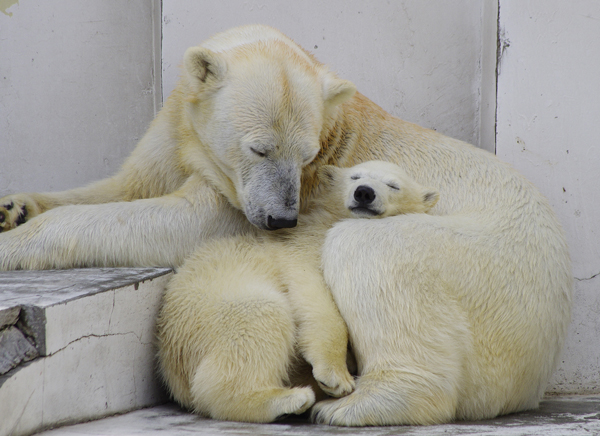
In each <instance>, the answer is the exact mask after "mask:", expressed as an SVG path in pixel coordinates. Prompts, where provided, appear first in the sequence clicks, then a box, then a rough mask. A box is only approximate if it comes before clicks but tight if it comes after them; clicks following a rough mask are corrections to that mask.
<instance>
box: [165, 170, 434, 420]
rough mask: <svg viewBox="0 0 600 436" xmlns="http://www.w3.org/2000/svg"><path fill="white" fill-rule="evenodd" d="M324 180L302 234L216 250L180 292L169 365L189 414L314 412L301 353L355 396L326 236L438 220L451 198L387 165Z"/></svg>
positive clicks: (231, 241)
mask: <svg viewBox="0 0 600 436" xmlns="http://www.w3.org/2000/svg"><path fill="white" fill-rule="evenodd" d="M319 179H320V189H321V191H322V192H321V193H320V195H319V196H317V197H318V199H319V200H318V202H317V203H315V204H314V206H313V207H312V208H311V209H310V210H309V212H308V213H307V214H305V215H301V216H300V218H299V225H298V227H297V228H295V229H292V230H280V231H277V232H272V233H271V232H263V233H257V234H255V235H244V236H238V237H229V238H225V239H220V240H215V241H213V242H209V243H207V244H205V245H203V246H202V247H201V248H200V249H198V250H197V251H196V252H195V253H194V255H193V256H191V258H189V259H188V260H187V262H186V263H185V264H184V265H183V267H182V268H181V270H180V271H179V272H178V273H177V274H176V275H175V276H174V278H173V280H172V281H171V283H170V284H169V286H168V288H167V291H166V294H165V297H164V301H163V306H162V308H161V312H160V315H159V319H158V342H159V365H160V370H161V373H162V376H163V378H164V380H165V382H166V384H167V386H168V388H169V390H170V392H171V394H172V396H173V397H174V398H175V400H177V401H178V402H179V403H180V404H182V405H183V406H185V407H187V408H190V409H192V410H194V411H195V412H197V413H201V414H203V415H207V416H209V417H211V418H214V419H224V420H235V421H249V422H270V421H273V420H275V419H277V418H278V417H280V416H282V415H286V414H292V413H294V414H300V413H303V412H304V411H306V410H307V409H308V408H309V407H311V406H312V405H313V404H314V402H315V391H314V390H313V389H312V388H311V387H308V386H304V387H302V384H306V383H302V382H299V381H298V380H294V377H293V374H294V372H298V371H295V369H296V370H297V369H298V366H299V365H298V363H299V362H298V359H296V356H297V355H298V354H299V355H300V356H301V357H302V358H303V359H305V360H306V361H307V362H308V363H309V364H310V365H311V366H312V375H313V377H314V379H315V380H316V381H317V384H318V387H320V388H321V389H322V390H323V391H324V392H325V393H327V394H329V395H331V396H334V397H341V396H344V395H347V394H349V393H350V392H352V390H353V389H354V380H353V378H352V376H351V375H350V373H349V372H348V369H347V366H346V352H347V343H348V333H347V329H346V325H345V323H344V321H343V320H342V318H341V316H340V313H339V312H338V310H337V307H336V306H335V304H334V302H333V298H332V296H331V294H330V292H329V289H328V287H327V285H326V284H325V282H324V280H323V276H322V273H321V259H320V258H321V256H320V251H321V246H322V242H323V240H324V238H325V234H326V232H327V230H328V229H329V228H330V227H331V226H332V225H333V223H335V222H336V221H339V220H341V219H344V218H384V217H389V216H392V215H398V214H402V213H423V212H427V211H428V210H429V209H431V208H432V207H433V206H434V205H435V203H436V202H437V200H438V198H439V194H438V192H437V191H435V190H432V189H427V188H424V187H422V186H421V185H419V184H418V183H417V182H416V181H414V180H412V179H411V178H409V177H408V176H407V175H406V174H405V173H404V171H403V170H402V169H400V168H399V167H398V166H396V165H393V164H390V163H387V162H382V161H370V162H366V163H363V164H360V165H356V166H354V167H352V168H346V169H341V168H336V167H333V166H324V167H323V168H322V169H320V172H319Z"/></svg>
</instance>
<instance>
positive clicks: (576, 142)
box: [0, 0, 600, 392]
mask: <svg viewBox="0 0 600 436" xmlns="http://www.w3.org/2000/svg"><path fill="white" fill-rule="evenodd" d="M11 3H15V2H14V0H8V1H7V0H0V195H2V194H5V193H12V192H19V191H28V190H32V191H40V190H59V189H66V188H69V187H75V186H81V185H83V184H85V183H87V182H89V181H92V180H97V179H100V178H103V177H106V176H107V175H109V174H112V173H114V172H115V171H116V170H117V168H118V167H119V165H120V164H121V163H122V161H123V160H124V158H125V157H126V156H127V155H128V154H129V153H130V151H131V149H132V148H133V147H134V145H135V143H136V142H137V140H138V139H139V137H141V135H142V134H143V133H144V131H145V129H146V127H147V125H148V123H149V122H150V120H151V119H152V117H153V115H154V111H155V108H157V107H159V106H160V94H159V92H157V90H159V89H160V85H161V83H160V78H159V76H160V74H161V67H160V63H159V62H160V57H157V56H156V54H157V53H160V49H161V46H160V44H159V41H160V36H161V35H160V32H161V26H160V0H152V1H148V0H130V1H127V2H123V1H119V0H104V1H102V2H99V1H94V0H62V1H54V2H40V1H38V2H36V1H31V0H21V1H20V2H19V3H16V4H12V5H11ZM499 3H500V27H501V30H502V34H503V41H504V42H505V43H507V44H508V43H509V44H510V46H508V47H506V48H505V50H504V51H503V55H502V62H501V68H500V75H499V78H498V102H497V106H496V93H495V85H496V76H495V57H496V53H495V42H496V10H497V5H498V2H497V1H494V0H485V1H479V0H461V1H458V0H456V1H453V2H448V1H439V0H436V1H429V2H421V1H419V0H407V1H400V0H394V1H389V2H388V1H384V0H373V1H369V2H365V1H359V0H331V1H327V2H324V1H321V0H303V1H292V0H262V1H261V2H258V1H256V0H228V1H226V2H216V1H208V0H196V1H193V0H163V1H162V5H163V15H162V36H163V41H162V50H163V57H162V72H163V74H164V89H165V94H168V93H169V92H170V90H171V89H172V87H173V86H174V83H175V81H176V77H177V75H178V65H179V64H180V61H181V57H182V55H183V52H184V50H185V49H186V48H187V47H188V46H190V45H194V44H197V43H200V42H201V41H202V40H204V39H205V38H207V37H209V36H210V35H212V34H213V33H215V32H217V31H221V30H225V29H227V28H229V27H232V26H236V25H240V24H246V23H265V24H270V25H273V26H275V27H278V28H279V29H281V30H282V31H284V32H285V33H287V34H288V35H289V36H291V37H292V38H294V39H295V40H296V41H297V42H299V43H300V44H301V45H303V46H304V47H306V48H308V49H310V50H311V51H312V52H313V53H314V54H315V55H316V56H317V58H319V59H320V60H321V61H323V62H325V63H327V64H329V65H330V66H331V67H332V69H333V70H335V71H337V72H338V73H339V74H340V76H341V77H343V78H347V79H350V80H352V81H353V82H354V83H356V84H357V86H358V88H359V90H360V91H361V92H363V93H364V94H365V95H367V96H368V97H370V98H371V99H373V100H374V101H375V102H377V103H379V104H380V105H381V106H382V107H383V108H384V109H386V110H388V111H390V112H391V113H393V114H395V115H397V116H399V117H401V118H404V119H407V120H409V121H413V122H417V123H419V124H421V125H424V126H427V127H433V128H436V129H438V130H439V131H441V132H443V133H445V134H448V135H450V136H454V137H457V138H459V139H463V140H466V141H469V142H472V143H475V144H480V145H482V146H483V147H484V148H486V149H488V150H493V149H494V146H495V144H494V138H495V137H496V126H495V112H496V110H497V114H498V120H497V121H498V124H497V137H496V138H495V139H496V140H497V153H498V155H499V156H500V157H501V158H502V159H503V160H506V161H509V162H511V163H513V165H515V166H516V167H517V169H518V170H519V171H521V172H522V173H523V174H525V176H527V177H528V178H529V179H530V180H532V181H533V182H534V183H535V184H536V185H537V186H538V187H539V188H540V189H541V190H542V191H543V192H544V193H545V194H546V196H548V198H549V199H550V201H551V203H552V205H553V207H554V208H555V210H556V211H557V213H558V215H559V217H560V219H561V221H562V223H563V225H564V227H565V231H566V233H567V236H568V239H569V243H570V246H571V250H572V257H573V262H574V275H575V277H576V296H575V311H574V322H573V325H572V328H571V332H570V337H569V339H568V343H567V347H566V350H565V353H564V358H563V363H562V364H561V366H560V368H559V371H558V372H557V374H556V376H555V378H554V380H553V383H552V387H551V390H554V391H557V392H591V391H595V392H600V274H599V273H600V240H599V239H600V235H599V234H600V231H599V230H598V229H597V225H598V223H600V201H599V200H600V198H599V196H600V194H599V190H598V189H597V185H599V184H600V183H599V182H600V180H599V179H600V176H599V172H598V171H597V170H596V167H597V165H598V162H600V127H599V124H598V122H597V119H596V118H597V117H598V114H599V110H598V107H599V103H598V102H599V101H600V81H598V71H600V60H599V59H600V55H599V53H600V24H599V20H600V3H598V2H597V1H595V0H581V1H569V2H566V1H561V0H520V1H511V0H499ZM2 12H6V13H2ZM7 14H12V16H9V15H7ZM567 150H568V151H569V152H568V153H567ZM563 188H564V190H563Z"/></svg>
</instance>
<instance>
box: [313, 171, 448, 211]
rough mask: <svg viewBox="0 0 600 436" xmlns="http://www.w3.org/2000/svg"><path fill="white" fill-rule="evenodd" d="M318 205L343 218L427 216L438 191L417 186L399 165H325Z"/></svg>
mask: <svg viewBox="0 0 600 436" xmlns="http://www.w3.org/2000/svg"><path fill="white" fill-rule="evenodd" d="M319 178H320V180H321V183H322V184H323V190H322V195H321V196H320V198H319V200H318V202H319V204H320V205H322V206H323V207H325V208H327V209H329V210H331V211H332V212H334V213H335V214H336V216H339V217H340V218H350V217H352V218H384V217H388V216H393V215H399V214H404V213H425V212H428V211H429V210H430V209H431V208H432V207H433V206H435V204H436V203H437V201H438V199H439V197H440V194H439V192H438V191H436V190H433V189H429V188H425V187H423V186H421V185H420V184H418V183H417V182H416V181H415V180H413V179H412V178H410V177H408V175H407V174H406V173H405V172H404V171H403V170H402V169H401V168H400V167H398V166H397V165H394V164H391V163H389V162H383V161H369V162H364V163H362V164H359V165H355V166H353V167H351V168H338V167H334V166H330V165H326V166H324V167H322V168H321V169H320V170H319Z"/></svg>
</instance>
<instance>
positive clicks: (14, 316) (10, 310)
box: [0, 306, 21, 330]
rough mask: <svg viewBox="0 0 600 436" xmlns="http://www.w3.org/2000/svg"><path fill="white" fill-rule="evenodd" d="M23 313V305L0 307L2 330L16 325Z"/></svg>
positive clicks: (0, 325) (0, 326) (0, 327)
mask: <svg viewBox="0 0 600 436" xmlns="http://www.w3.org/2000/svg"><path fill="white" fill-rule="evenodd" d="M20 313H21V306H12V307H5V308H2V309H0V330H2V329H4V328H6V327H10V326H12V325H15V324H16V323H17V321H18V319H19V314H20Z"/></svg>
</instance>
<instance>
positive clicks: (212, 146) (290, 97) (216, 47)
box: [183, 26, 356, 230]
mask: <svg viewBox="0 0 600 436" xmlns="http://www.w3.org/2000/svg"><path fill="white" fill-rule="evenodd" d="M184 71H185V74H184V77H183V92H184V93H185V99H186V111H185V115H184V116H185V118H186V119H187V120H189V123H190V127H191V129H190V130H189V131H190V132H191V133H192V134H195V135H197V138H194V139H197V140H192V141H186V139H185V138H184V141H183V142H184V143H186V142H187V143H189V144H190V145H186V146H185V147H184V149H185V150H184V153H185V158H186V160H187V161H188V162H190V164H191V165H192V167H193V168H194V170H197V171H201V172H202V173H203V174H204V176H205V177H206V178H207V179H208V180H209V181H210V182H211V183H213V184H214V185H215V187H216V188H217V189H218V190H219V191H220V192H221V193H222V194H223V195H225V196H226V197H227V198H228V199H229V201H230V203H231V204H232V205H233V206H235V207H237V208H239V209H241V210H243V211H244V213H245V214H246V217H247V218H248V220H249V221H250V222H251V223H252V224H254V225H255V226H257V227H259V228H261V229H272V230H275V229H279V228H284V227H294V226H295V225H296V219H297V217H298V211H299V204H300V176H301V174H302V168H303V167H305V166H306V165H308V164H309V163H310V162H312V161H313V159H315V157H316V156H317V154H318V153H319V151H320V147H321V145H320V139H321V134H322V131H323V128H324V126H325V125H326V124H327V121H328V119H329V118H330V117H331V116H332V114H333V112H334V111H335V108H336V107H337V105H339V104H340V103H342V102H344V101H346V100H348V99H349V98H351V97H352V96H353V95H354V93H355V91H356V89H355V87H354V85H353V84H352V83H350V82H348V81H346V80H341V79H339V78H337V77H336V76H335V75H334V74H333V73H331V72H330V71H329V70H328V69H327V68H326V67H324V66H323V65H321V64H319V63H318V62H317V61H315V60H314V59H313V58H312V56H310V55H308V54H307V53H305V52H304V51H303V50H302V49H301V48H300V47H299V46H297V45H296V44H294V43H293V42H292V41H291V40H289V39H288V38H287V37H285V36H284V35H282V34H281V33H279V32H278V31H276V30H274V29H271V28H269V27H265V26H248V27H242V28H237V29H232V30H231V31H228V32H226V33H223V34H219V35H216V36H215V37H213V38H211V39H210V40H209V41H207V42H206V43H204V44H203V45H202V46H199V47H192V48H190V49H188V50H187V51H186V53H185V56H184Z"/></svg>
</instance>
